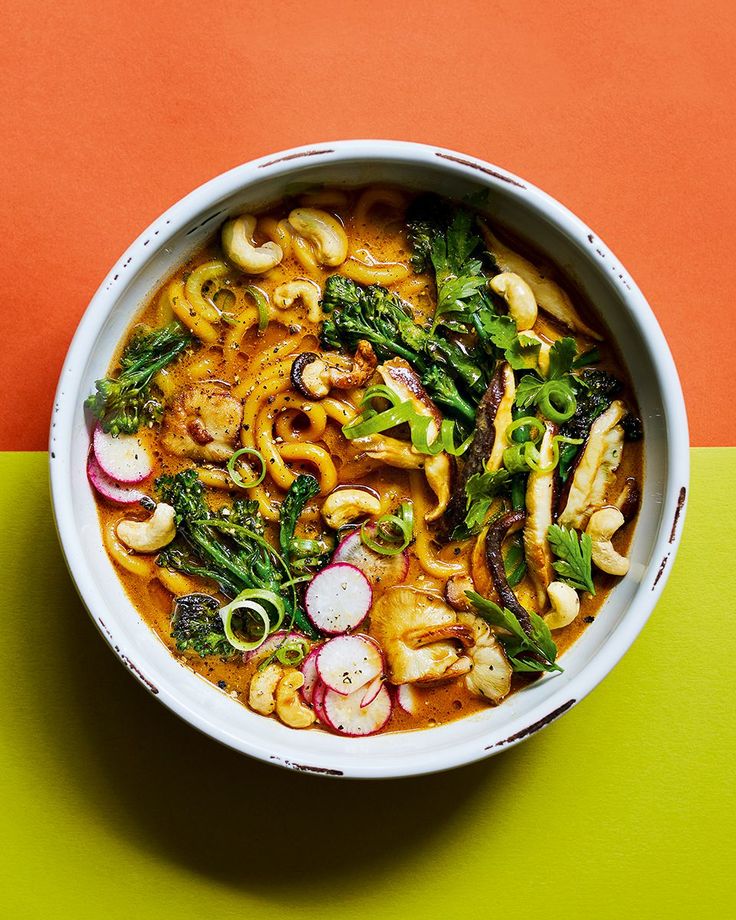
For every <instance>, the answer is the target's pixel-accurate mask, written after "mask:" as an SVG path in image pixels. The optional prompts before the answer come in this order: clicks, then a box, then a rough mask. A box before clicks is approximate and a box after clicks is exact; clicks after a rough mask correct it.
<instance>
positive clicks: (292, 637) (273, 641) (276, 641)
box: [243, 629, 309, 664]
mask: <svg viewBox="0 0 736 920" xmlns="http://www.w3.org/2000/svg"><path fill="white" fill-rule="evenodd" d="M294 641H301V642H305V643H307V644H308V643H309V640H308V639H306V638H305V637H304V636H303V635H302V634H301V633H297V632H288V631H287V630H285V629H280V630H279V631H278V632H275V633H271V635H270V636H268V638H267V639H265V640H264V642H263V644H262V645H259V646H258V648H254V649H251V651H249V652H244V653H243V662H244V664H248V662H249V661H253V659H254V658H263V656H264V655H270V654H271V652H275V651H276V649H277V648H278V647H279V646H280V645H283V644H284V642H294Z"/></svg>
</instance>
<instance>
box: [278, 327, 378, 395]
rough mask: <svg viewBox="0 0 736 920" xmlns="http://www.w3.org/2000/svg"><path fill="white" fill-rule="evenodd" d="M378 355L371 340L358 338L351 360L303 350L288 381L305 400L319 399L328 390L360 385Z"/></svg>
mask: <svg viewBox="0 0 736 920" xmlns="http://www.w3.org/2000/svg"><path fill="white" fill-rule="evenodd" d="M376 364H377V358H376V355H375V352H374V351H373V346H372V345H371V344H370V342H364V341H362V340H361V341H360V342H358V347H357V349H356V352H355V355H354V357H353V358H352V359H350V358H344V357H343V356H342V355H337V354H322V355H318V354H316V353H315V352H313V351H305V352H302V353H301V354H300V355H297V357H296V358H295V359H294V363H293V364H292V366H291V384H292V386H293V387H294V389H295V390H297V391H298V392H299V393H301V394H302V396H306V397H307V398H308V399H322V398H324V397H325V396H327V395H328V394H329V393H330V390H332V389H333V388H334V389H338V390H349V389H351V388H352V387H359V386H363V385H364V384H365V383H366V382H367V381H368V380H369V378H370V376H371V374H372V373H373V371H374V370H375V368H376Z"/></svg>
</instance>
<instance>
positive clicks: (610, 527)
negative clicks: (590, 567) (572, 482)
mask: <svg viewBox="0 0 736 920" xmlns="http://www.w3.org/2000/svg"><path fill="white" fill-rule="evenodd" d="M623 524H624V516H623V514H621V512H620V511H619V509H618V508H614V507H613V506H612V505H607V506H606V507H605V508H601V509H600V510H599V511H594V512H593V514H591V516H590V520H589V521H588V526H587V527H586V528H585V532H586V533H587V534H588V536H589V537H590V539H591V540H592V541H593V553H592V555H593V562H594V563H595V564H596V566H597V567H598V568H599V569H600V570H601V572H607V573H608V574H609V575H625V574H626V573H627V572H628V571H629V560H628V559H627V558H626V556H622V555H621V554H620V553H617V552H616V550H615V549H614V548H613V543H611V537H612V536H613V535H614V534H615V533H616V531H617V530H618V529H619V527H623Z"/></svg>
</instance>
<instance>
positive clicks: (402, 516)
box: [360, 502, 414, 556]
mask: <svg viewBox="0 0 736 920" xmlns="http://www.w3.org/2000/svg"><path fill="white" fill-rule="evenodd" d="M368 526H369V522H368V521H365V522H364V523H363V524H362V526H361V528H360V539H361V540H362V541H363V544H364V545H365V546H367V547H368V549H372V550H373V552H374V553H380V554H381V555H382V556H398V554H399V553H403V552H404V550H405V549H406V548H407V546H408V545H409V544H410V543H411V541H412V538H413V537H414V506H413V505H412V503H411V502H402V503H401V505H400V507H399V510H398V513H397V514H384V515H382V516H381V517H380V518H378V520H377V521H376V523H375V527H376V536H380V537H381V538H382V539H383V540H384V541H386V542H384V543H379V542H378V540H374V539H373V537H372V536H371V535H370V533H369V532H368V530H367V528H368ZM391 528H394V530H395V532H394V533H392V532H391ZM387 544H389V545H387ZM390 544H393V545H390Z"/></svg>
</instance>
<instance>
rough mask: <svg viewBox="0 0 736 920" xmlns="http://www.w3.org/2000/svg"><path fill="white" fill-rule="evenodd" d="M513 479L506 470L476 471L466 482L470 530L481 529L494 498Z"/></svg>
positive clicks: (466, 519)
mask: <svg viewBox="0 0 736 920" xmlns="http://www.w3.org/2000/svg"><path fill="white" fill-rule="evenodd" d="M510 479H511V475H510V473H508V472H507V471H506V470H496V471H495V472H493V473H491V472H485V473H475V474H474V475H473V476H471V477H470V478H469V479H468V481H467V482H466V483H465V495H466V505H465V508H466V511H467V514H466V515H465V526H466V527H467V528H468V530H469V531H471V532H472V531H474V530H480V528H481V527H482V526H483V525H484V524H485V520H486V515H487V514H488V511H489V509H490V507H491V504H492V503H493V499H494V498H495V497H496V496H497V495H498V493H499V492H500V491H501V490H502V489H503V488H504V487H505V486H506V484H507V483H508V481H509V480H510Z"/></svg>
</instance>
